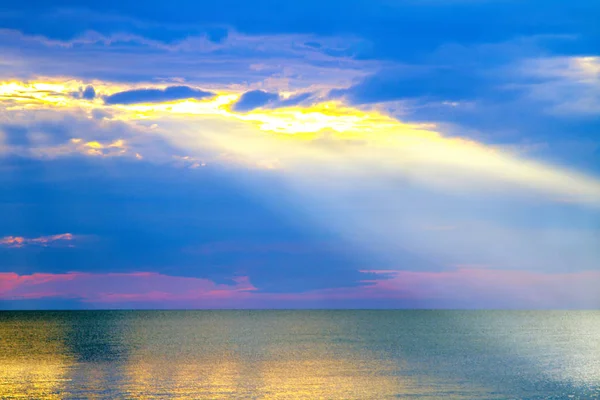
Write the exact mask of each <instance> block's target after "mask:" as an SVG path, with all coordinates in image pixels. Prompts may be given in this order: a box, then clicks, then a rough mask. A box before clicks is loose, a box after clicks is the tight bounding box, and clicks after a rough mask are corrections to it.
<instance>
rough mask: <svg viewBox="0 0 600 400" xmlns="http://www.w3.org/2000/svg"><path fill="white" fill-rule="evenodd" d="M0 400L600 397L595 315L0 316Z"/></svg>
mask: <svg viewBox="0 0 600 400" xmlns="http://www.w3.org/2000/svg"><path fill="white" fill-rule="evenodd" d="M0 398H2V399H5V398H27V399H37V398H40V399H42V398H57V399H58V398H78V399H79V398H97V399H115V398H127V399H138V398H139V399H150V398H181V399H246V398H249V399H255V398H256V399H262V398H269V399H270V398H274V399H387V398H424V399H495V398H498V399H589V398H600V312H599V311H582V312H579V311H566V312H551V311H531V312H529V311H75V312H67V311H64V312H0Z"/></svg>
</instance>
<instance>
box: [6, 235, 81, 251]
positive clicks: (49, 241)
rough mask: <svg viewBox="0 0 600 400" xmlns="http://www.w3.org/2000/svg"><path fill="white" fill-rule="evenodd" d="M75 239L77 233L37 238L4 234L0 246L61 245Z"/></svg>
mask: <svg viewBox="0 0 600 400" xmlns="http://www.w3.org/2000/svg"><path fill="white" fill-rule="evenodd" d="M74 239H75V235H73V234H71V233H61V234H58V235H50V236H40V237H36V238H26V237H23V236H4V237H2V238H0V246H7V247H17V248H20V247H25V246H30V245H34V246H43V247H47V246H52V245H60V244H62V242H65V241H66V242H70V241H72V240H74Z"/></svg>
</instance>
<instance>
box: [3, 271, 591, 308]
mask: <svg viewBox="0 0 600 400" xmlns="http://www.w3.org/2000/svg"><path fill="white" fill-rule="evenodd" d="M364 272H370V273H374V274H376V275H379V276H381V279H373V280H368V281H364V282H363V284H364V285H363V286H359V287H351V288H331V289H323V290H316V291H311V292H304V293H261V292H259V291H258V290H257V289H256V288H255V287H254V286H253V285H252V283H251V281H250V279H249V278H248V277H246V276H239V277H236V278H234V283H232V284H217V283H215V282H213V281H211V280H209V279H203V278H193V277H179V276H169V275H163V274H159V273H154V272H133V273H107V274H90V273H78V272H73V273H68V274H32V275H18V274H16V273H0V300H19V299H35V298H53V297H60V298H73V299H78V300H80V301H83V302H88V303H94V304H105V305H110V306H118V305H119V304H125V303H127V304H131V303H136V304H140V305H143V304H144V303H153V304H156V303H159V304H161V305H164V306H165V307H167V308H168V307H169V304H176V305H177V306H181V305H183V306H185V307H191V308H196V307H199V308H203V307H209V308H213V307H217V308H218V307H256V306H258V307H273V306H275V307H279V306H281V307H285V306H300V307H301V306H302V304H314V303H315V302H317V303H321V304H327V302H328V301H329V302H336V304H341V303H340V302H342V303H343V302H352V301H355V300H356V301H385V302H387V303H386V304H389V305H390V306H393V305H395V304H396V305H401V304H404V303H402V302H408V303H406V304H418V303H419V302H420V301H422V302H429V303H428V304H436V307H441V308H444V307H453V306H455V305H457V304H459V305H461V307H462V306H464V305H467V306H468V307H476V308H477V307H484V308H485V307H521V308H537V307H546V308H547V307H557V308H564V307H570V308H594V307H598V306H599V305H600V292H599V291H598V290H597V288H598V287H600V271H583V272H574V273H555V274H552V273H543V272H530V271H514V270H494V269H488V268H473V267H470V268H458V269H455V270H450V271H441V272H439V271H438V272H416V271H388V270H385V271H381V270H373V271H364ZM431 302H433V303H431ZM348 304H350V303H348ZM354 304H357V303H354Z"/></svg>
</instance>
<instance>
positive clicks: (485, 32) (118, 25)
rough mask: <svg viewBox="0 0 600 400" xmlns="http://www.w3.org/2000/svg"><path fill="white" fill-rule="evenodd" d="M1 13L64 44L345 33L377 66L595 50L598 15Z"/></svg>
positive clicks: (290, 8)
mask: <svg viewBox="0 0 600 400" xmlns="http://www.w3.org/2000/svg"><path fill="white" fill-rule="evenodd" d="M6 8H7V10H6V11H7V12H5V13H3V15H2V17H1V19H0V22H1V23H2V26H4V27H6V28H11V29H19V30H22V31H23V32H25V33H28V34H37V35H44V36H47V37H50V38H56V39H70V38H73V37H76V36H77V35H79V34H81V33H82V32H84V31H88V30H95V31H98V32H101V33H105V34H111V33H115V32H123V31H127V32H132V33H136V34H140V35H142V36H144V37H148V38H152V39H155V40H162V41H165V42H169V41H173V40H177V39H181V38H184V37H186V36H189V35H190V34H198V33H202V32H206V33H208V34H209V37H211V38H212V40H214V41H218V40H220V39H222V38H223V37H224V35H225V33H224V32H223V30H222V28H223V27H235V28H236V29H238V30H239V31H241V32H245V33H250V34H255V33H275V34H276V33H306V32H310V33H316V34H320V35H334V34H340V33H348V32H351V33H353V34H356V35H360V36H362V37H365V38H367V39H369V40H371V41H373V42H374V43H375V47H373V48H372V49H370V50H369V51H368V52H366V53H365V54H363V56H364V57H367V56H368V57H377V58H382V57H388V58H389V57H392V58H399V57H400V58H406V57H407V56H408V57H410V55H407V50H409V51H410V52H411V53H412V54H413V55H417V54H426V53H427V52H430V51H432V50H433V49H435V48H436V47H437V46H439V45H440V44H442V43H452V42H454V43H457V42H460V43H463V44H470V43H471V44H473V43H489V42H499V41H505V40H508V39H512V38H515V37H518V36H529V35H535V34H538V35H543V34H553V35H580V36H583V37H582V40H580V41H577V42H575V43H572V44H570V45H565V44H564V43H563V45H560V44H559V45H558V46H557V50H561V51H564V52H576V53H580V52H585V51H586V49H587V50H588V51H589V50H590V49H593V48H594V47H595V46H594V45H597V34H598V31H597V18H596V16H597V7H596V5H595V3H594V2H590V1H587V0H574V1H569V2H564V1H562V0H551V1H547V2H544V5H543V7H542V6H540V4H539V3H537V2H533V1H530V2H519V1H512V0H504V1H480V2H473V1H462V0H454V1H437V0H429V1H415V0H411V1H404V2H393V1H383V0H379V1H374V2H373V1H367V0H350V1H344V2H337V1H327V2H323V1H317V0H308V1H303V2H297V1H293V0H285V1H279V2H273V1H270V0H260V1H252V2H247V1H243V0H228V1H219V2H212V3H210V4H208V3H202V4H200V3H198V2H195V1H192V0H186V1H178V2H177V4H176V5H173V4H170V3H165V2H160V1H150V2H147V3H145V7H139V3H138V2H136V1H132V0H125V1H123V0H119V1H116V0H114V1H105V2H91V1H90V2H84V3H82V2H81V1H74V0H63V1H54V2H52V3H48V2H43V1H35V2H33V3H32V2H27V3H26V5H25V4H19V3H18V2H12V3H10V4H8V5H7V7H6ZM34 8H35V9H36V13H35V14H32V13H31V12H30V11H31V10H32V9H34ZM74 15H76V16H77V18H76V19H74V18H72V17H73V16H74ZM316 15H318V16H319V18H315V16H316ZM67 21H68V23H65V22H67ZM220 28H221V29H220ZM596 48H597V47H596Z"/></svg>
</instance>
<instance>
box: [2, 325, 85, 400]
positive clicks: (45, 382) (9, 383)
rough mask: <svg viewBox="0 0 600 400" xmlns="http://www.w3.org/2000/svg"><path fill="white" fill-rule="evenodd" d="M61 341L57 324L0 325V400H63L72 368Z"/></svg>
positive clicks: (60, 327)
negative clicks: (12, 399)
mask: <svg viewBox="0 0 600 400" xmlns="http://www.w3.org/2000/svg"><path fill="white" fill-rule="evenodd" d="M3 322H4V321H3ZM64 337H65V327H64V325H63V324H61V323H60V322H58V321H54V322H53V321H47V320H46V321H35V320H33V321H14V322H13V323H0V398H1V399H11V398H14V399H19V398H20V399H62V398H63V396H64V393H65V387H66V386H67V384H68V382H69V369H70V368H71V367H72V366H73V365H74V363H73V360H72V357H70V356H69V352H68V351H67V349H66V347H65V344H64Z"/></svg>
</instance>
